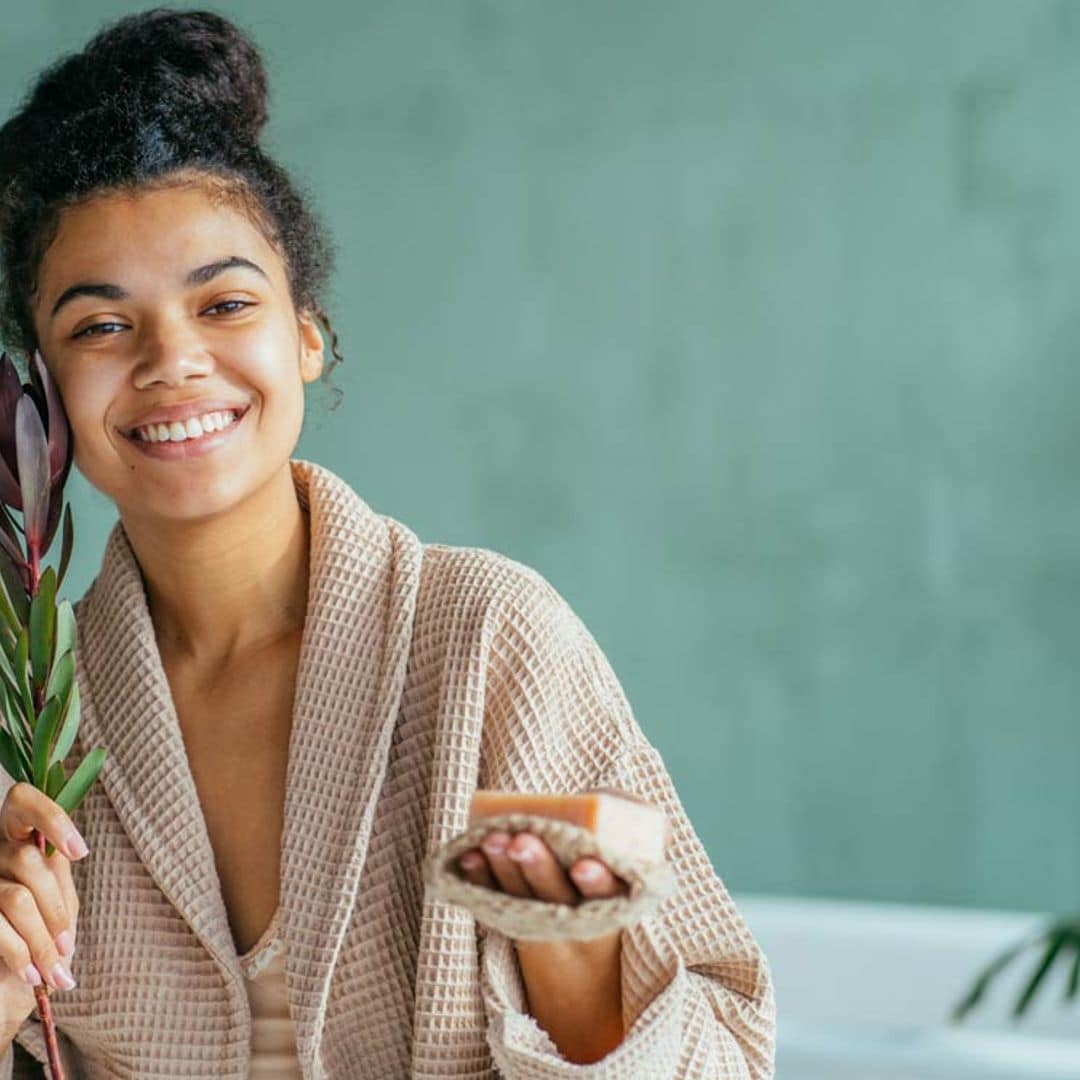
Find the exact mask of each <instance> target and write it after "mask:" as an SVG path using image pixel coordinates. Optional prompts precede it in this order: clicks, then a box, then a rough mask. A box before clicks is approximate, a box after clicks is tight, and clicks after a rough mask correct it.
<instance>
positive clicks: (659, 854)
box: [469, 790, 668, 862]
mask: <svg viewBox="0 0 1080 1080" xmlns="http://www.w3.org/2000/svg"><path fill="white" fill-rule="evenodd" d="M495 814H537V815H539V816H541V817H548V818H555V819H556V820H557V821H568V822H570V823H571V824H573V825H581V826H583V827H584V828H586V829H588V830H589V832H591V833H592V834H593V835H594V836H595V837H596V838H597V840H598V841H599V842H600V843H601V844H603V845H604V847H605V848H606V849H607V850H608V851H610V852H611V853H612V854H613V855H615V854H618V855H624V856H626V857H629V858H633V859H641V860H643V861H646V862H660V861H661V860H662V859H663V857H664V848H665V846H666V845H667V839H668V822H667V817H666V816H665V815H664V812H663V810H661V809H660V808H659V807H656V806H652V805H651V804H650V803H647V802H644V801H640V800H638V799H636V798H634V797H631V796H628V795H625V794H617V793H615V792H611V791H589V792H584V793H582V794H579V795H567V794H565V793H562V792H539V793H533V792H524V791H491V790H479V791H476V792H475V793H474V794H473V798H472V805H471V807H470V809H469V824H470V825H475V824H476V822H478V821H479V820H480V819H481V818H485V817H491V816H493V815H495Z"/></svg>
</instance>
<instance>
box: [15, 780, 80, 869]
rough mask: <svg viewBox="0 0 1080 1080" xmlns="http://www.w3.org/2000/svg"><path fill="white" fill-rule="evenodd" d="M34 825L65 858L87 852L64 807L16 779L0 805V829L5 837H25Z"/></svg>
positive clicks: (17, 838)
mask: <svg viewBox="0 0 1080 1080" xmlns="http://www.w3.org/2000/svg"><path fill="white" fill-rule="evenodd" d="M34 829H37V830H38V831H39V832H41V833H44V835H45V839H46V840H48V841H49V842H50V843H51V844H52V845H53V846H54V847H56V848H59V849H60V850H61V851H63V852H64V853H65V854H66V855H67V856H68V858H71V859H81V858H82V857H83V856H84V855H86V854H87V851H88V849H87V847H86V841H85V840H83V838H82V836H81V835H80V834H79V830H78V829H76V828H75V825H74V823H73V822H72V820H71V818H69V817H68V816H67V814H66V813H65V812H64V808H63V807H62V806H60V804H59V803H57V802H54V801H53V800H52V799H50V798H49V796H48V795H46V794H45V792H44V791H38V789H37V788H36V787H34V785H33V784H28V783H27V782H26V781H25V780H20V781H19V782H18V783H17V784H14V785H12V787H11V789H10V790H9V791H8V793H7V795H6V796H5V798H4V804H3V806H2V807H0V832H2V833H3V835H4V836H5V837H7V839H9V840H29V839H30V838H31V835H32V833H33V831H34Z"/></svg>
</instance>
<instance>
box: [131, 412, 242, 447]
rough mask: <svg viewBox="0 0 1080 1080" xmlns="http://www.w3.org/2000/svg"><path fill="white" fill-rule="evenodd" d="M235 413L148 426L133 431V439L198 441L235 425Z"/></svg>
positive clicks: (221, 413) (215, 414) (223, 413)
mask: <svg viewBox="0 0 1080 1080" xmlns="http://www.w3.org/2000/svg"><path fill="white" fill-rule="evenodd" d="M236 420H237V415H236V413H235V412H213V413H207V414H206V415H205V416H198V417H196V416H193V417H191V418H190V419H189V420H184V421H180V420H175V421H173V422H172V423H171V424H148V425H146V426H145V427H140V428H136V429H135V437H136V438H137V439H138V440H140V441H141V442H184V441H185V440H186V439H198V438H201V437H202V436H203V435H204V434H208V433H210V432H214V431H220V430H221V429H222V428H226V427H228V426H229V425H230V424H234V423H236Z"/></svg>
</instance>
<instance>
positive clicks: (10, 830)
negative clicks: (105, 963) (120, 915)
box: [0, 781, 86, 1032]
mask: <svg viewBox="0 0 1080 1080" xmlns="http://www.w3.org/2000/svg"><path fill="white" fill-rule="evenodd" d="M35 829H37V830H38V831H39V832H42V833H44V834H45V839H46V840H48V841H50V842H51V843H52V845H53V847H54V848H55V849H56V850H55V851H53V853H52V855H50V856H49V857H48V858H46V857H45V854H44V853H43V852H41V851H38V848H37V845H36V844H35V843H34V842H33V839H32V834H33V831H34V830H35ZM73 843H74V845H75V846H74V847H73V846H72V844H73ZM80 844H81V845H82V846H81V847H80V846H79V845H80ZM85 847H86V844H85V842H84V841H83V840H82V837H81V836H80V835H79V833H78V830H76V828H75V826H74V825H73V824H72V821H71V818H69V817H68V815H67V814H66V813H65V812H64V809H63V807H61V806H60V805H59V804H58V803H56V802H54V801H53V800H52V799H50V798H49V796H48V795H46V794H45V792H43V791H39V790H38V789H37V788H36V787H34V786H33V784H28V783H26V782H25V781H21V782H19V783H17V784H14V785H13V786H12V788H11V789H10V790H9V791H8V793H7V796H6V798H5V799H4V803H3V806H0V961H3V963H0V1018H2V1020H3V1023H4V1027H5V1029H6V1030H7V1031H9V1032H14V1031H17V1030H18V1028H19V1026H20V1025H21V1024H22V1022H23V1021H24V1020H25V1019H26V1018H27V1017H28V1016H29V1015H30V1014H31V1013H32V1012H33V1011H34V1007H35V1004H36V1002H35V995H34V985H35V984H36V983H40V982H41V978H42V976H44V980H45V982H46V983H47V984H48V985H49V986H51V987H54V988H55V989H58V990H70V989H71V988H72V987H73V986H74V985H75V983H74V980H73V979H72V978H71V971H70V968H69V966H68V957H70V954H71V951H73V950H74V943H75V933H76V921H77V918H78V914H79V898H78V897H77V896H76V895H75V887H74V885H73V883H72V880H71V863H72V861H73V860H74V859H78V858H82V857H83V856H84V855H85V854H86V851H85ZM80 852H81V854H80ZM65 931H66V932H67V934H68V935H69V938H68V939H65V938H63V937H61V935H62V934H64V932H65ZM58 938H60V941H59V942H58V941H57V939H58ZM68 941H70V944H71V950H69V951H68V952H67V953H66V955H65V953H64V952H63V951H62V946H64V945H66V944H68ZM65 974H66V975H67V980H66V981H65V979H64V975H65Z"/></svg>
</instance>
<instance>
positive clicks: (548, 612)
mask: <svg viewBox="0 0 1080 1080" xmlns="http://www.w3.org/2000/svg"><path fill="white" fill-rule="evenodd" d="M423 561H424V570H423V573H422V575H421V583H420V595H419V599H418V605H419V606H420V607H421V608H422V609H423V610H425V611H427V610H434V611H441V612H450V611H453V612H455V613H456V614H458V615H460V614H462V613H463V612H466V611H470V612H472V613H474V614H480V613H482V614H484V615H485V616H486V617H487V618H488V619H489V620H492V619H494V620H496V621H498V622H500V623H508V624H510V625H514V624H516V623H521V622H536V621H537V620H539V621H547V620H549V619H550V618H552V617H554V618H556V619H563V620H566V619H570V620H571V621H572V622H573V621H577V620H576V616H574V614H573V612H572V611H571V609H570V605H569V604H568V603H567V601H566V599H565V598H564V597H563V596H562V595H561V594H560V593H559V591H558V590H557V589H556V588H555V586H554V585H552V583H551V582H550V581H549V580H548V579H547V578H546V577H545V576H544V575H543V574H542V573H541V572H540V571H539V570H536V569H535V568H534V567H532V566H529V565H527V564H526V563H523V562H520V561H519V560H517V559H514V558H511V557H510V556H509V555H505V554H503V553H502V552H499V551H495V550H492V549H491V548H484V547H465V546H458V545H453V544H443V543H425V544H424V560H423Z"/></svg>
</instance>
